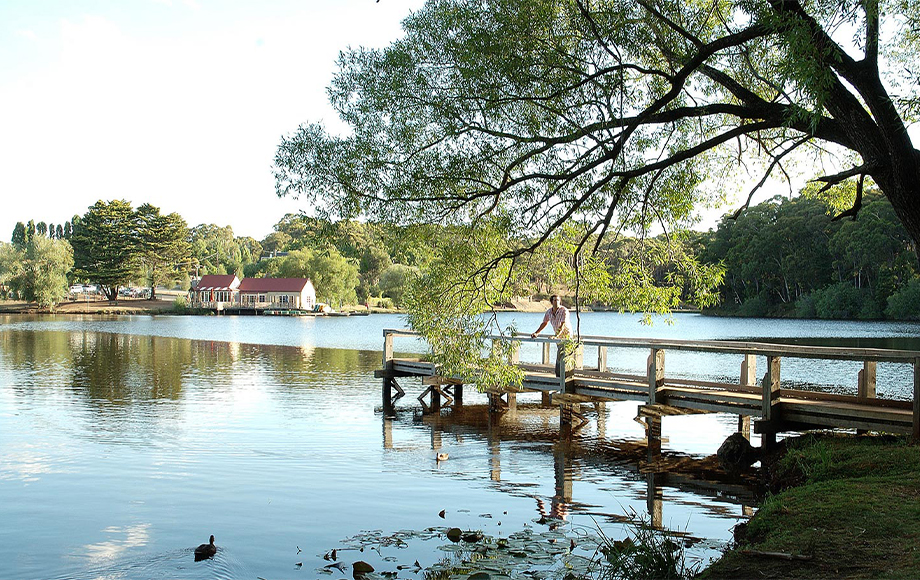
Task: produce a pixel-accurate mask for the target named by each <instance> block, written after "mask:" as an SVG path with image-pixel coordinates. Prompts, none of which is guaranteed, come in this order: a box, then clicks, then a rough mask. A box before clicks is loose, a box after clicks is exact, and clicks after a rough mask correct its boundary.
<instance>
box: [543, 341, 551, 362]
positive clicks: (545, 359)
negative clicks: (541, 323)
mask: <svg viewBox="0 0 920 580" xmlns="http://www.w3.org/2000/svg"><path fill="white" fill-rule="evenodd" d="M543 364H545V365H548V364H550V362H549V343H548V342H544V343H543Z"/></svg>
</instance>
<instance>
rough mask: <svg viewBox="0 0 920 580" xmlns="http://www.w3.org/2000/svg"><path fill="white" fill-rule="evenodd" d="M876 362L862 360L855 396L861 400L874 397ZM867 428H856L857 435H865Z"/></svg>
mask: <svg viewBox="0 0 920 580" xmlns="http://www.w3.org/2000/svg"><path fill="white" fill-rule="evenodd" d="M876 366H877V364H876V362H875V361H874V360H867V361H863V368H862V370H860V371H859V375H858V376H857V381H856V385H857V386H856V396H857V398H859V400H861V401H865V400H866V399H874V398H875V379H876ZM868 432H869V431H868V430H867V429H857V430H856V434H857V435H865V434H866V433H868Z"/></svg>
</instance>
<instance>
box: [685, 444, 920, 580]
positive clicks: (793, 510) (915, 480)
mask: <svg viewBox="0 0 920 580" xmlns="http://www.w3.org/2000/svg"><path fill="white" fill-rule="evenodd" d="M760 470H761V474H762V476H763V478H764V483H765V489H766V494H765V497H764V499H763V500H762V501H761V502H760V505H759V506H758V507H757V511H756V512H755V513H754V516H753V517H752V518H751V519H750V520H749V521H747V522H745V523H743V524H740V525H738V526H736V528H735V534H734V535H735V542H734V546H733V547H731V548H730V549H728V550H726V551H725V553H724V554H723V555H722V557H721V558H720V559H718V560H716V561H714V562H712V563H711V564H710V565H709V566H707V567H706V568H705V569H703V570H702V571H701V572H700V573H699V575H698V577H699V578H718V579H731V578H777V579H778V578H905V579H906V578H917V577H920V550H918V549H917V548H916V546H917V543H918V541H920V502H918V501H917V499H918V498H920V446H918V445H917V444H916V442H914V443H911V442H910V441H909V440H908V438H906V437H903V436H893V435H852V434H839V433H830V432H814V433H806V434H804V435H800V436H797V437H792V438H789V439H786V440H785V441H784V443H783V445H782V447H781V449H780V450H778V451H777V452H776V453H775V454H773V455H772V456H771V457H770V458H768V459H767V460H766V461H765V465H763V466H762V467H761V468H760Z"/></svg>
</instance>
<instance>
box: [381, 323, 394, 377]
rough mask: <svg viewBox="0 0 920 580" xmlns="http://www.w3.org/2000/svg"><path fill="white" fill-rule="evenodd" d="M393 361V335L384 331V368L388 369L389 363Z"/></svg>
mask: <svg viewBox="0 0 920 580" xmlns="http://www.w3.org/2000/svg"><path fill="white" fill-rule="evenodd" d="M391 360H393V335H392V334H390V333H389V332H387V331H385V330H384V331H383V367H384V368H386V366H387V363H389V362H390V361H391Z"/></svg>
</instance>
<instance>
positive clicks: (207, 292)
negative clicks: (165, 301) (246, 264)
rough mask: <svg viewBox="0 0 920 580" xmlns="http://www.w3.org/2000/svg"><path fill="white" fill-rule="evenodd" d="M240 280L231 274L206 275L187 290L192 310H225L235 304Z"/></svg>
mask: <svg viewBox="0 0 920 580" xmlns="http://www.w3.org/2000/svg"><path fill="white" fill-rule="evenodd" d="M239 286H240V279H239V278H237V277H236V276H234V275H233V274H226V275H219V274H207V275H205V276H202V277H201V280H199V281H198V283H197V284H195V287H194V288H192V289H191V290H189V299H190V300H189V301H190V302H191V306H192V307H193V308H213V309H215V310H225V309H227V308H232V307H233V305H234V303H236V302H237V288H239Z"/></svg>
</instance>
